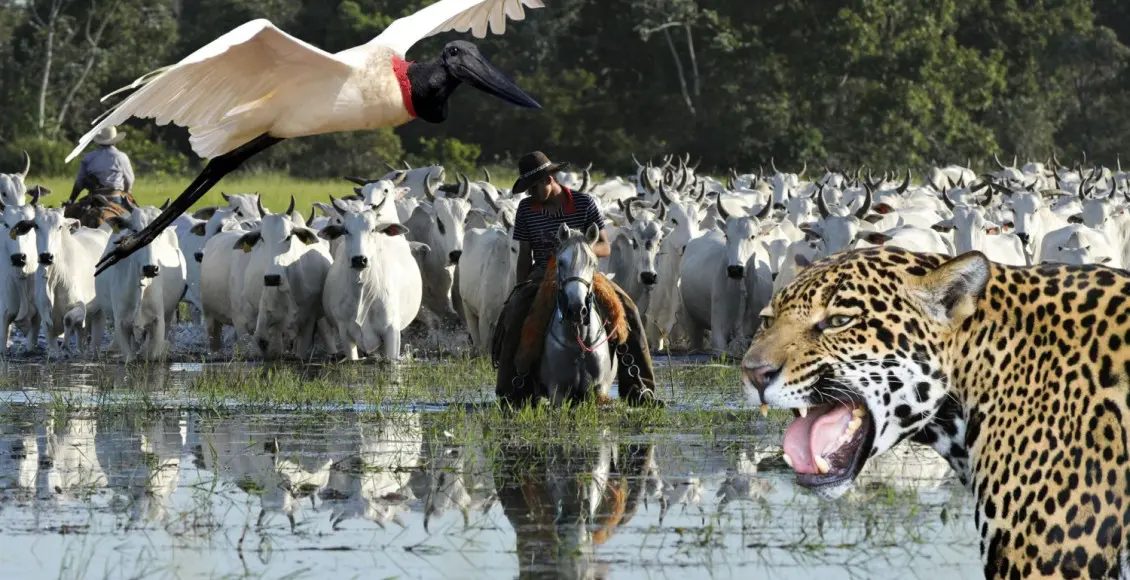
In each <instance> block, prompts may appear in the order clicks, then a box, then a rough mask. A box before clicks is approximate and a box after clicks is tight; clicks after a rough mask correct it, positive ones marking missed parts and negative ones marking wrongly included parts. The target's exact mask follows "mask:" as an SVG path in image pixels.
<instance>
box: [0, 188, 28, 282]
mask: <svg viewBox="0 0 1130 580" xmlns="http://www.w3.org/2000/svg"><path fill="white" fill-rule="evenodd" d="M3 211H4V213H3V216H4V230H5V231H6V232H7V233H8V235H7V237H5V238H4V247H5V250H7V251H6V252H5V253H6V254H7V257H6V258H5V259H6V260H7V261H8V264H9V266H10V268H11V269H10V272H12V274H13V275H14V276H15V277H17V278H20V279H25V278H28V277H30V276H33V275H35V268H36V262H35V254H36V251H35V250H36V248H35V240H36V235H35V209H34V208H33V207H32V206H30V205H21V206H14V205H5V206H3Z"/></svg>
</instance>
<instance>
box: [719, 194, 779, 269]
mask: <svg viewBox="0 0 1130 580" xmlns="http://www.w3.org/2000/svg"><path fill="white" fill-rule="evenodd" d="M769 207H770V206H769V204H766V205H765V207H764V208H763V211H762V212H761V213H762V214H765V213H768V210H769ZM718 216H719V217H721V218H722V219H723V220H725V222H724V225H723V227H722V231H723V232H724V233H725V235H726V275H727V276H729V277H730V278H732V279H735V280H741V279H742V278H745V266H746V262H748V261H749V259H750V257H752V256H753V253H754V251H756V250H757V235H758V233H760V231H761V224H760V222H759V221H758V218H757V217H755V216H750V215H746V213H745V212H744V211H743V212H741V213H737V212H735V213H730V212H729V211H727V210H726V206H725V202H724V201H723V200H722V199H719V200H718Z"/></svg>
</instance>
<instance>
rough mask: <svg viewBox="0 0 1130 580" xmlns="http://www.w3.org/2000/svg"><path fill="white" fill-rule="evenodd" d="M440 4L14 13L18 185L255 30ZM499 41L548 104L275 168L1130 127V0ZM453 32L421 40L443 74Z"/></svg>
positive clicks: (1012, 2) (908, 154)
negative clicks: (176, 70) (190, 57)
mask: <svg viewBox="0 0 1130 580" xmlns="http://www.w3.org/2000/svg"><path fill="white" fill-rule="evenodd" d="M429 2H430V0H254V1H252V0H0V103H3V107H2V109H0V110H2V112H3V114H2V115H0V162H3V165H2V166H0V171H11V170H12V167H13V166H14V165H16V164H17V162H18V155H19V152H20V151H23V150H28V151H30V152H31V154H32V155H33V157H34V159H35V163H36V168H37V173H49V174H69V173H72V172H73V171H74V170H75V168H74V166H71V167H67V166H64V165H63V157H65V155H66V153H67V152H69V150H70V148H71V147H72V145H73V143H74V142H75V141H76V139H77V138H78V137H79V136H80V135H81V134H82V133H83V132H85V130H86V128H87V127H89V124H90V122H91V121H92V120H94V119H95V118H96V117H97V116H98V115H99V114H101V113H102V112H103V111H104V110H105V109H106V108H107V107H108V106H110V105H111V104H112V103H113V102H114V101H113V100H111V101H108V102H107V103H101V102H99V99H100V97H101V96H103V95H106V94H108V93H110V92H111V91H113V90H115V89H117V88H119V87H122V86H125V85H127V84H128V83H130V82H132V81H133V80H135V79H136V78H138V77H139V76H141V75H142V74H144V73H146V72H148V71H150V70H152V69H155V68H158V67H160V66H163V65H166V64H171V63H174V62H176V61H177V60H179V59H180V58H182V57H184V56H185V55H187V54H189V53H191V52H192V51H194V50H196V49H197V48H199V47H201V46H203V45H204V44H206V43H208V42H209V41H211V40H212V39H214V38H216V37H218V36H220V35H222V34H223V33H225V32H226V31H228V30H230V29H232V28H234V27H236V26H238V25H239V24H241V23H243V22H245V21H247V20H250V19H253V18H260V17H264V18H269V19H270V20H271V21H273V22H274V23H275V24H276V25H277V26H279V27H280V28H282V29H284V30H286V31H287V32H289V33H291V34H293V35H295V36H297V37H299V38H301V39H303V40H305V41H307V42H310V43H312V44H314V45H316V46H319V47H322V48H324V49H326V50H329V51H336V50H341V49H344V48H347V47H350V46H354V45H357V44H360V43H363V42H366V41H368V40H369V39H371V38H372V37H374V36H375V35H377V34H378V33H379V32H380V31H381V30H383V29H384V27H385V26H387V25H388V24H389V23H390V22H391V21H392V20H394V19H395V18H396V17H398V16H401V15H404V14H408V13H411V12H412V11H414V10H416V9H418V8H420V7H421V6H423V5H426V4H427V3H429ZM547 4H549V6H548V7H547V8H545V9H540V10H534V11H529V12H528V18H527V20H526V21H524V22H521V23H515V24H512V25H511V26H508V27H507V33H506V34H505V35H504V36H500V37H491V38H488V39H484V40H481V41H478V44H479V45H480V47H481V48H482V50H483V52H484V54H486V55H487V56H488V58H490V59H491V60H492V62H494V63H495V64H496V65H498V66H499V67H500V68H502V69H503V70H505V71H508V72H509V73H510V74H511V75H512V76H514V78H515V79H516V80H517V81H518V83H519V84H520V85H521V86H522V87H524V88H525V89H526V90H527V91H528V92H529V93H530V94H532V95H534V96H535V98H537V99H538V100H539V101H540V102H541V103H542V105H543V107H544V108H543V109H542V110H540V111H525V110H521V109H517V108H514V107H510V106H508V105H506V104H504V103H501V102H500V101H498V100H496V99H494V98H492V97H489V96H487V95H484V94H481V93H479V92H477V91H473V90H462V91H460V92H459V93H457V94H456V96H455V98H454V99H453V102H452V103H451V117H450V119H449V120H448V121H447V122H446V123H444V124H440V125H430V124H427V123H425V122H423V121H414V122H412V123H409V124H408V125H406V126H403V127H401V128H398V129H396V130H385V131H373V132H365V133H351V134H343V135H331V136H320V137H315V138H308V139H303V140H295V141H293V142H289V143H286V144H284V145H282V146H280V147H279V148H278V149H277V150H274V151H271V152H270V154H269V155H265V156H264V158H263V159H262V160H259V161H257V165H256V166H257V167H258V168H259V169H268V170H278V171H287V172H290V173H291V174H293V175H296V176H303V177H326V176H336V175H341V174H345V173H356V174H372V173H376V172H380V171H383V165H382V162H383V161H390V162H393V163H396V162H399V161H400V160H408V161H410V162H413V163H421V162H432V161H437V160H438V161H440V162H443V163H445V164H447V165H449V166H454V167H453V168H455V169H464V170H466V169H470V168H472V167H473V166H475V165H476V164H512V163H513V160H514V159H516V158H517V157H518V156H520V155H521V154H522V153H523V152H525V151H528V150H531V149H539V148H540V149H545V150H546V151H547V152H549V153H550V155H551V156H552V157H555V158H562V159H569V160H573V161H574V162H577V163H581V164H586V163H588V162H589V161H593V162H595V164H596V166H597V167H601V168H607V169H610V170H615V171H629V170H631V169H632V168H633V167H634V164H633V162H632V155H633V154H635V155H636V156H638V157H639V158H640V159H641V160H642V159H645V158H649V157H658V156H659V155H661V154H664V153H667V152H683V151H687V152H691V153H692V154H693V155H694V156H695V157H696V158H698V157H701V158H702V159H703V167H702V169H706V170H713V171H725V170H726V169H728V168H729V167H738V168H740V169H743V170H749V169H754V170H756V168H757V167H758V166H766V167H768V163H769V161H770V160H771V159H772V160H774V161H775V162H776V164H777V165H778V166H779V167H782V169H783V168H785V167H786V166H788V167H792V168H794V170H795V168H797V167H799V166H800V165H801V163H802V162H808V163H809V165H812V164H813V163H817V164H826V165H829V166H831V167H855V166H858V165H860V164H867V165H869V166H871V167H875V168H894V167H906V166H911V167H924V166H926V165H929V164H933V163H942V162H955V161H961V162H964V161H965V160H966V159H972V160H974V162H979V161H981V160H984V159H990V158H991V156H992V155H993V154H995V153H999V154H1002V155H1003V156H1004V157H1005V158H1009V159H1011V156H1012V155H1014V154H1015V155H1019V156H1020V157H1021V158H1037V159H1044V158H1047V157H1050V156H1051V155H1052V154H1053V153H1056V154H1057V155H1058V156H1059V158H1060V159H1061V160H1066V159H1078V158H1081V157H1082V156H1083V155H1084V154H1086V155H1087V156H1088V157H1089V158H1090V159H1092V160H1101V161H1103V162H1106V163H1108V164H1113V163H1114V162H1115V161H1114V160H1115V159H1116V157H1117V156H1118V154H1119V153H1120V151H1121V137H1122V135H1124V134H1126V133H1127V129H1128V128H1130V96H1128V95H1130V91H1127V88H1128V85H1130V69H1128V67H1127V64H1128V62H1130V60H1128V59H1130V49H1128V44H1130V5H1128V4H1127V3H1126V2H1120V1H1119V0H934V1H932V2H921V1H920V0H846V1H845V0H766V1H763V2H748V1H746V0H716V1H705V0H704V1H696V0H568V1H560V0H553V1H551V2H547ZM457 37H462V35H458V34H456V33H452V34H446V35H441V36H438V37H435V38H431V39H428V40H426V41H425V42H422V43H420V44H418V45H417V46H416V47H414V49H413V50H412V52H411V53H410V54H409V57H410V58H414V59H427V58H430V57H431V56H433V55H435V54H437V53H438V49H439V47H440V46H442V44H443V42H445V41H447V40H450V39H452V38H457ZM127 130H128V131H129V132H130V139H129V141H127V142H126V143H125V144H124V145H123V147H125V148H126V149H127V151H129V153H130V154H131V156H132V157H133V158H134V161H135V164H136V165H137V166H138V167H137V169H138V172H139V173H140V174H145V173H153V172H159V173H169V174H180V173H188V172H190V171H192V170H194V169H196V168H198V167H199V164H200V161H199V160H197V159H196V158H195V156H193V155H192V154H191V152H190V151H189V148H188V140H187V133H186V132H185V131H184V130H183V129H180V128H175V127H157V126H155V125H154V123H153V122H152V121H138V122H131V124H130V126H129V127H127Z"/></svg>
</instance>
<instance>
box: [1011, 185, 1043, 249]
mask: <svg viewBox="0 0 1130 580" xmlns="http://www.w3.org/2000/svg"><path fill="white" fill-rule="evenodd" d="M1008 201H1009V205H1010V206H1011V207H1012V214H1013V223H1015V224H1016V235H1018V236H1020V239H1021V240H1023V241H1024V243H1025V244H1027V243H1028V242H1029V240H1030V239H1031V236H1033V235H1035V234H1036V233H1037V232H1036V230H1037V222H1039V221H1040V218H1039V213H1040V210H1042V209H1044V208H1045V207H1046V206H1045V205H1044V199H1043V198H1042V197H1040V194H1038V193H1033V192H1031V191H1013V192H1011V195H1009V197H1008Z"/></svg>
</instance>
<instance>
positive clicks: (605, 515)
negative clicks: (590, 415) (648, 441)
mask: <svg viewBox="0 0 1130 580" xmlns="http://www.w3.org/2000/svg"><path fill="white" fill-rule="evenodd" d="M502 451H503V452H502V456H501V457H500V458H499V459H498V460H497V463H496V465H495V468H496V474H495V481H496V482H497V483H498V498H499V501H500V502H501V504H502V508H503V512H504V513H505V514H506V518H507V519H508V520H509V521H510V524H511V525H512V526H513V527H514V530H515V532H516V535H517V551H518V566H519V572H520V576H521V577H541V576H546V575H554V576H557V577H563V578H603V577H605V576H607V574H608V569H607V565H606V564H601V563H599V562H598V561H597V559H596V557H595V554H594V550H595V548H596V547H597V546H600V545H601V544H604V543H605V542H607V541H608V540H609V539H610V538H611V537H612V536H613V535H614V534H615V533H616V531H617V530H618V529H619V528H621V527H622V526H624V525H625V524H627V523H628V522H629V521H630V520H631V518H632V516H633V515H635V513H636V510H637V508H638V505H639V502H640V500H641V499H642V498H643V496H644V494H645V493H647V491H646V489H645V488H646V486H647V477H646V474H647V473H648V471H649V467H650V464H653V461H654V453H653V449H652V448H651V446H650V445H642V444H620V445H618V444H616V443H613V442H610V441H607V440H606V441H602V442H600V443H599V444H597V445H595V446H594V447H583V446H580V445H558V446H549V447H546V446H541V445H537V446H524V445H515V446H504V447H503V450H502Z"/></svg>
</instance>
